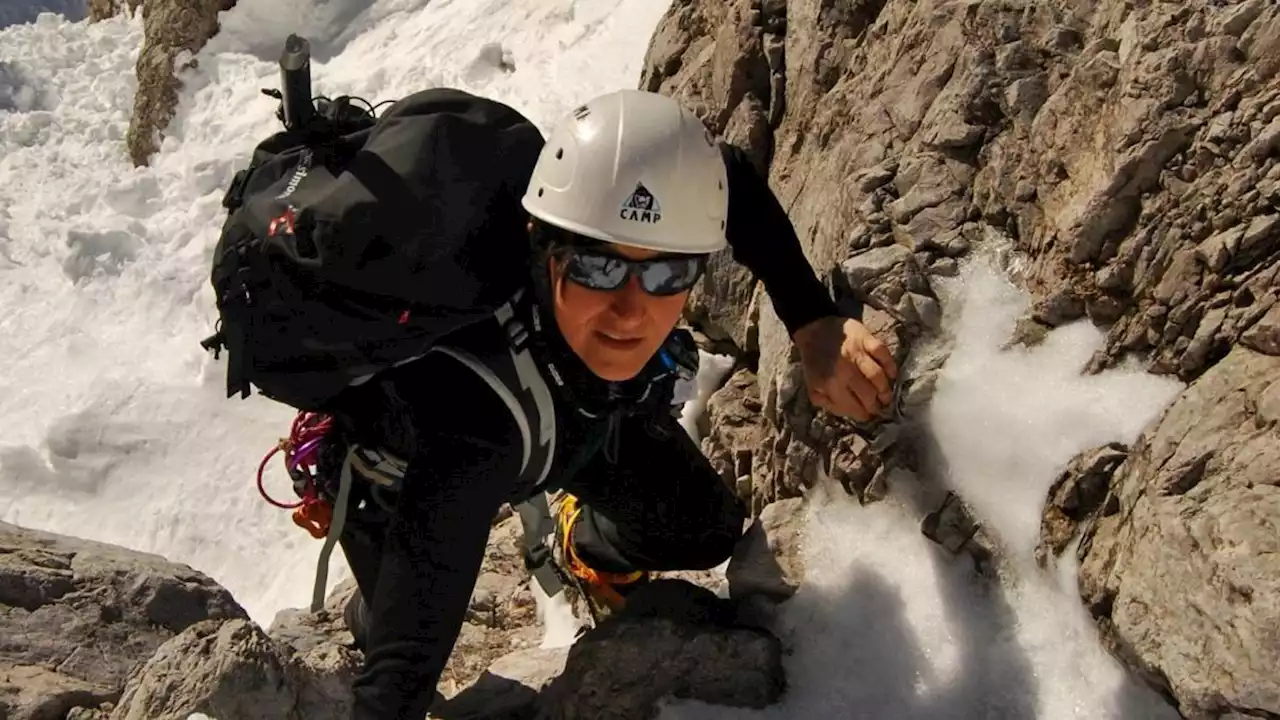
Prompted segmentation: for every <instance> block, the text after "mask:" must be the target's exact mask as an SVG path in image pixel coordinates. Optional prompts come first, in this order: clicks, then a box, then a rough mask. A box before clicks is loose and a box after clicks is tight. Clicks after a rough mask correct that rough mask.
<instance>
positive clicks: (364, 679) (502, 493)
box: [352, 146, 836, 720]
mask: <svg viewBox="0 0 1280 720" xmlns="http://www.w3.org/2000/svg"><path fill="white" fill-rule="evenodd" d="M723 154H724V158H725V163H726V167H727V170H728V181H729V182H728V184H729V217H728V220H727V224H726V235H727V237H728V241H729V244H730V247H731V252H732V255H733V257H734V259H735V261H737V262H739V263H741V264H742V265H744V266H745V267H746V268H748V269H749V270H750V271H751V272H752V273H753V274H754V276H755V277H756V278H758V279H759V280H761V281H762V282H763V283H764V286H765V290H766V292H768V294H769V296H770V299H771V300H772V301H773V304H774V307H775V308H776V310H777V312H778V315H779V317H780V318H781V320H782V322H783V324H784V325H785V326H786V327H787V329H788V331H789V332H791V333H794V332H795V331H796V330H797V329H798V328H800V327H802V326H803V325H805V324H807V323H808V322H810V321H812V320H815V319H818V318H820V317H823V316H826V315H833V314H835V313H836V309H835V306H834V304H833V303H832V301H831V299H830V298H829V296H828V295H827V292H826V289H825V288H824V287H823V286H822V284H821V283H820V282H819V280H818V279H817V277H816V276H815V274H814V272H813V270H812V268H811V267H810V266H809V263H808V260H807V259H806V258H805V256H804V253H803V251H802V249H801V247H800V243H799V240H798V238H797V237H796V233H795V230H794V229H793V227H792V225H791V222H790V220H789V219H788V218H787V215H786V212H785V211H784V210H783V208H782V207H781V205H780V204H779V202H778V200H777V198H776V197H775V196H774V194H773V192H772V191H771V190H770V188H769V186H768V184H767V182H766V180H765V179H764V178H762V177H761V176H760V175H759V174H758V173H757V172H756V171H755V169H754V167H753V166H752V165H751V163H750V162H749V161H748V160H747V158H746V156H745V154H744V153H743V152H742V151H741V150H740V149H738V148H735V147H733V146H725V147H724V151H723ZM380 383H381V385H383V386H384V387H385V386H387V385H388V384H390V385H391V386H393V388H394V390H393V394H394V396H395V398H396V402H397V403H399V404H400V405H401V406H402V407H404V408H409V410H408V415H409V416H410V417H411V423H412V430H411V431H409V432H407V433H406V432H400V436H401V438H403V439H408V440H402V442H404V441H408V442H412V444H413V445H414V447H412V448H405V449H406V450H408V453H407V455H406V456H407V457H409V458H410V460H409V465H408V469H407V471H406V474H405V479H404V483H403V490H402V491H401V493H400V498H399V500H398V504H397V512H396V515H395V517H394V519H393V520H392V522H391V524H390V526H389V527H388V530H387V533H386V536H385V540H384V545H383V551H382V558H381V567H380V569H379V573H378V582H377V591H376V593H375V596H374V597H370V598H366V600H367V601H368V603H369V605H370V610H371V616H372V618H373V620H372V623H371V625H372V627H371V628H370V633H369V637H368V639H367V642H368V650H367V653H366V661H365V666H364V669H363V672H362V673H361V674H360V675H359V677H358V678H357V679H356V681H355V686H354V690H355V712H354V717H356V718H359V719H361V720H364V719H370V720H371V719H373V718H377V719H378V720H389V719H391V718H413V719H414V720H417V719H418V718H422V717H424V716H425V715H426V711H427V707H428V705H429V704H430V702H431V699H432V697H433V694H434V689H435V685H436V683H437V681H438V680H439V678H440V674H441V672H442V671H443V668H444V665H445V663H446V661H447V660H448V657H449V654H450V652H451V650H452V647H453V644H454V642H455V640H456V638H457V636H458V633H459V631H460V629H461V626H462V623H463V620H464V617H465V614H466V609H467V604H468V600H469V598H470V595H471V591H472V588H473V586H474V584H475V581H476V577H477V575H478V573H479V568H480V564H481V560H482V558H483V554H484V549H485V543H486V540H487V537H488V533H489V526H490V519H491V518H492V517H493V515H494V513H495V512H496V510H497V508H498V506H499V505H501V503H502V502H504V501H507V500H509V499H511V498H510V494H511V492H512V491H513V487H512V485H513V483H514V481H515V479H516V478H517V477H518V476H519V474H520V465H521V449H522V441H521V435H520V430H519V428H518V427H517V426H516V423H515V421H514V419H513V418H512V416H511V413H510V412H509V410H508V409H507V408H506V406H505V405H503V403H502V401H501V400H500V399H499V398H498V397H497V395H496V394H494V393H493V392H492V391H491V390H490V389H489V388H488V387H487V386H486V385H485V384H484V382H483V381H482V380H481V379H480V378H479V377H478V376H477V375H475V374H474V373H472V372H471V371H469V370H467V369H465V368H463V367H462V366H461V365H459V364H457V363H456V362H453V361H452V360H450V359H448V358H444V357H440V356H433V355H428V356H427V357H425V358H423V359H422V360H419V361H417V362H414V363H412V364H411V365H407V366H404V367H402V368H397V369H396V370H393V371H391V372H389V373H388V374H387V376H386V377H385V378H384V379H383V380H381V381H380ZM448 398H467V399H468V401H467V402H457V401H455V400H449V399H448ZM560 402H562V401H561V400H559V399H557V403H560ZM352 412H353V413H354V414H356V415H359V414H360V413H361V412H362V411H361V410H360V409H357V408H353V409H352ZM364 412H366V413H369V414H370V417H369V422H370V424H372V425H377V424H379V423H380V422H385V420H380V419H377V418H374V417H372V414H374V413H377V412H381V410H379V409H377V408H374V407H367V408H365V409H364ZM356 422H359V419H358V418H357V419H356ZM566 439H568V438H566Z"/></svg>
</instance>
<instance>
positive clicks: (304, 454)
mask: <svg viewBox="0 0 1280 720" xmlns="http://www.w3.org/2000/svg"><path fill="white" fill-rule="evenodd" d="M321 440H324V438H323V437H318V438H312V439H310V440H308V441H306V442H305V443H303V444H302V447H300V448H298V450H297V452H295V453H293V454H292V456H291V457H290V458H289V469H290V470H297V469H298V466H299V465H303V464H306V465H311V464H312V463H313V462H314V461H315V458H314V457H312V456H313V455H315V450H316V447H317V446H318V445H320V441H321Z"/></svg>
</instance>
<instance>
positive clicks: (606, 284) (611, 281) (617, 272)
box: [568, 253, 627, 290]
mask: <svg viewBox="0 0 1280 720" xmlns="http://www.w3.org/2000/svg"><path fill="white" fill-rule="evenodd" d="M568 274H569V279H571V280H573V281H574V282H577V283H580V284H582V285H585V286H587V287H589V288H592V289H594V290H616V289H618V288H620V287H622V284H623V283H625V282H626V281H627V263H626V261H625V260H623V259H621V258H614V257H609V256H608V255H599V254H594V253H592V254H588V253H574V254H573V255H572V256H571V257H570V260H569V266H568Z"/></svg>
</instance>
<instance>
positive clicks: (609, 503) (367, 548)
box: [340, 416, 746, 598]
mask: <svg viewBox="0 0 1280 720" xmlns="http://www.w3.org/2000/svg"><path fill="white" fill-rule="evenodd" d="M655 430H656V432H655ZM618 433H619V437H618V438H617V442H616V444H614V445H613V448H612V449H613V452H611V453H610V454H609V455H606V454H605V453H604V452H597V453H596V454H595V456H594V457H592V458H591V459H590V460H589V461H588V462H587V463H586V464H585V465H584V466H583V468H582V469H581V470H580V471H578V472H577V473H575V474H574V476H573V477H572V478H570V479H568V480H567V481H565V482H563V483H552V485H553V486H554V487H560V488H561V489H563V490H565V491H567V492H569V493H572V494H573V495H575V496H577V498H578V499H579V506H580V507H581V508H582V514H581V516H580V518H579V523H578V525H577V526H576V527H575V530H574V535H573V539H574V549H575V550H576V551H577V553H578V556H579V557H580V558H581V559H582V560H583V561H584V562H586V563H587V564H588V565H590V566H591V567H593V568H595V569H596V570H602V571H605V572H630V571H633V570H649V571H655V570H705V569H709V568H713V567H715V566H717V565H719V564H720V563H723V562H724V561H726V560H728V559H729V556H730V555H731V554H732V553H733V548H734V546H735V545H736V544H737V542H738V539H739V538H740V537H741V536H742V531H743V523H744V520H745V517H746V508H745V506H744V505H743V504H742V503H741V502H740V501H739V500H738V499H737V497H736V496H735V495H734V494H733V492H732V491H731V490H730V489H729V487H728V486H727V485H726V484H725V483H724V481H723V480H721V478H720V476H719V474H717V473H716V472H715V470H713V469H712V467H711V464H710V463H709V462H708V461H707V459H706V458H705V457H704V456H703V455H702V452H701V450H700V449H699V448H698V446H697V445H696V444H694V442H693V441H692V440H691V439H690V438H689V436H688V435H687V434H686V433H685V432H684V430H683V429H682V428H681V427H680V426H679V425H678V424H677V423H676V422H675V419H674V418H662V419H660V420H654V419H653V418H644V417H640V416H634V417H629V418H626V419H624V420H622V421H621V427H620V428H619V429H618ZM565 450H568V451H570V452H571V451H572V448H567V449H565ZM610 456H612V457H610ZM522 499H523V498H519V497H515V498H512V500H513V501H519V500H522ZM361 501H364V502H363V507H358V506H359V505H360V504H361ZM389 504H390V505H391V506H392V507H394V498H393V499H392V501H391V503H389ZM390 519H391V516H390V512H389V511H388V510H386V509H384V508H382V507H381V506H380V505H379V504H378V503H376V502H374V501H373V498H372V497H371V496H370V494H369V490H368V486H367V485H366V484H365V483H363V482H356V483H355V486H354V487H353V488H352V493H351V503H350V506H349V510H348V516H347V522H346V524H345V526H344V527H343V531H342V535H341V537H340V542H341V546H342V549H343V552H344V553H345V554H346V557H347V562H348V564H349V565H350V567H351V570H352V573H353V574H354V575H355V577H356V582H357V583H358V584H359V586H360V591H361V595H363V596H364V597H366V598H370V597H373V593H374V589H375V585H376V582H377V578H378V568H379V562H380V556H381V551H382V537H383V535H384V533H385V532H386V527H387V524H388V523H389V522H390Z"/></svg>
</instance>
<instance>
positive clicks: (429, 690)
mask: <svg viewBox="0 0 1280 720" xmlns="http://www.w3.org/2000/svg"><path fill="white" fill-rule="evenodd" d="M436 357H438V358H439V361H438V362H446V363H453V362H454V361H452V360H451V359H448V358H444V357H441V356H436ZM433 360H434V358H433ZM460 367H461V366H456V367H455V368H449V367H438V368H437V369H438V370H439V372H434V373H433V369H432V368H431V367H423V368H414V369H415V370H416V371H418V373H419V374H421V373H424V372H425V373H427V374H431V375H432V376H433V377H432V378H431V380H432V382H431V383H427V382H425V381H423V383H422V385H423V386H424V387H422V388H420V389H415V388H412V387H410V388H407V389H405V394H406V397H405V398H404V399H405V400H407V401H409V402H411V403H412V404H413V405H414V407H415V411H414V413H413V414H414V416H415V419H414V425H415V428H414V430H415V435H416V438H417V448H418V449H417V452H416V453H415V455H414V456H413V457H412V458H411V459H410V461H409V466H408V468H407V470H406V473H405V478H404V483H403V489H402V490H401V493H400V498H399V500H398V502H397V507H396V513H395V515H394V516H393V517H392V519H391V521H390V523H389V524H388V527H387V531H386V535H385V537H384V538H383V544H382V554H381V562H380V566H379V568H378V574H377V578H378V580H377V586H376V588H377V589H376V591H375V592H374V593H373V597H372V598H366V601H367V602H368V604H369V610H370V614H369V627H368V637H367V648H368V649H367V651H366V654H365V664H364V667H363V669H362V671H361V673H360V674H359V676H358V677H357V678H356V680H355V682H354V684H353V690H354V695H355V704H354V710H353V717H354V718H356V720H372V719H373V718H377V719H378V720H390V719H392V718H422V717H425V716H426V714H427V709H428V707H429V706H430V704H431V701H432V699H433V697H434V694H435V687H436V684H437V683H438V682H439V680H440V675H441V673H442V672H443V670H444V666H445V663H446V662H447V661H448V659H449V655H450V653H451V652H452V650H453V645H454V643H455V642H456V640H457V638H458V634H459V632H460V631H461V629H462V624H463V621H464V619H465V616H466V611H467V606H468V604H469V601H470V598H471V592H472V590H473V588H474V586H475V582H476V578H477V576H478V575H479V572H480V565H481V562H482V560H483V559H484V552H485V545H486V542H487V540H488V537H489V528H490V521H491V520H492V518H493V517H494V515H495V513H496V512H497V509H498V507H499V506H500V505H501V504H502V502H503V501H504V500H506V499H507V494H508V492H509V490H510V487H511V482H512V480H514V479H515V478H516V477H517V476H518V475H519V470H520V463H521V460H522V456H521V450H522V447H523V446H522V440H521V436H520V432H519V429H518V427H517V426H516V424H515V420H514V419H513V418H512V416H511V413H510V411H509V410H507V408H506V406H505V405H504V404H503V403H502V401H501V400H500V399H499V398H498V396H497V395H496V394H495V393H494V392H493V391H492V390H490V389H489V388H488V387H487V386H486V385H485V384H484V383H483V381H482V380H481V379H480V378H479V377H478V376H475V375H474V374H472V373H470V372H469V371H465V370H463V371H461V372H449V371H450V370H456V368H460ZM405 369H408V366H406V368H405ZM441 383H447V384H445V385H442V384H441ZM426 385H433V386H435V387H436V388H439V387H441V386H444V387H449V388H451V390H450V393H451V395H452V396H453V397H465V398H467V401H466V402H462V403H448V404H447V409H446V405H445V404H442V403H441V402H440V397H439V395H438V392H437V393H433V395H434V397H429V396H427V395H426V394H425V392H426V391H427V390H429V388H427V387H425V386H426ZM418 395H422V397H421V398H416V397H415V396H418ZM415 399H417V400H419V401H417V402H415Z"/></svg>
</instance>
